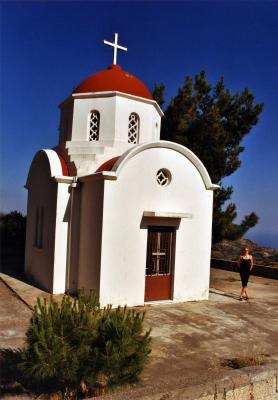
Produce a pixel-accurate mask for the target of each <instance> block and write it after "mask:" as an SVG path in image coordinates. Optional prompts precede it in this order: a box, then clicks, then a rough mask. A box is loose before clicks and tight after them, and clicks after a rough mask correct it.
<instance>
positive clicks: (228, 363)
mask: <svg viewBox="0 0 278 400" xmlns="http://www.w3.org/2000/svg"><path fill="white" fill-rule="evenodd" d="M269 362H270V357H269V356H268V355H267V354H258V355H252V356H246V357H236V358H231V359H226V360H225V361H224V362H223V363H222V366H224V367H230V368H233V369H239V368H244V367H255V366H258V365H263V364H267V363H269Z"/></svg>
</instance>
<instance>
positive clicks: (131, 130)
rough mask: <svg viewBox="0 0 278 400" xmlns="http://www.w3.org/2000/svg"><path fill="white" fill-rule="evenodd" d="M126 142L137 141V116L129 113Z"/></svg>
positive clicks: (134, 142)
mask: <svg viewBox="0 0 278 400" xmlns="http://www.w3.org/2000/svg"><path fill="white" fill-rule="evenodd" d="M128 143H133V144H137V143H139V116H138V115H137V114H136V113H131V114H130V116H129V122H128Z"/></svg>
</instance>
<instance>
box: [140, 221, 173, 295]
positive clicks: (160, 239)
mask: <svg viewBox="0 0 278 400" xmlns="http://www.w3.org/2000/svg"><path fill="white" fill-rule="evenodd" d="M174 233H175V230H174V229H173V228H166V227H165V228H164V227H150V228H149V231H148V245H147V246H148V247H147V262H146V286H145V301H152V300H164V299H170V298H171V275H172V258H173V254H172V253H173V237H174Z"/></svg>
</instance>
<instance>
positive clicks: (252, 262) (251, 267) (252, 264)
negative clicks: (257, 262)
mask: <svg viewBox="0 0 278 400" xmlns="http://www.w3.org/2000/svg"><path fill="white" fill-rule="evenodd" d="M250 260H251V265H250V271H252V269H253V266H254V261H253V257H252V256H250Z"/></svg>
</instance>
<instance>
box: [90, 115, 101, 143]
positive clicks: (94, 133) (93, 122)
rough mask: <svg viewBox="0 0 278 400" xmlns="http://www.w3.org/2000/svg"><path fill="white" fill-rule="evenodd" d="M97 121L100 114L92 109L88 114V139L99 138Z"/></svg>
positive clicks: (94, 139)
mask: <svg viewBox="0 0 278 400" xmlns="http://www.w3.org/2000/svg"><path fill="white" fill-rule="evenodd" d="M99 123H100V115H99V112H98V111H97V110H94V111H92V112H91V114H90V120H89V140H90V141H96V140H99Z"/></svg>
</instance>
